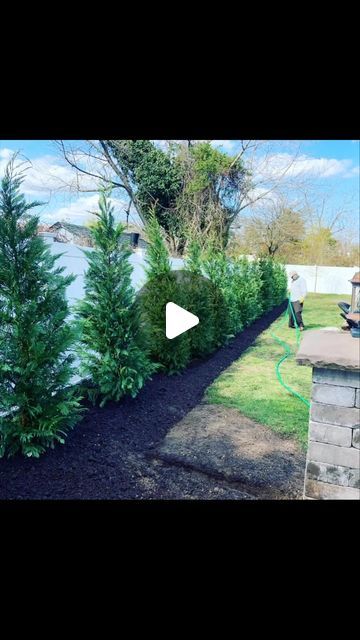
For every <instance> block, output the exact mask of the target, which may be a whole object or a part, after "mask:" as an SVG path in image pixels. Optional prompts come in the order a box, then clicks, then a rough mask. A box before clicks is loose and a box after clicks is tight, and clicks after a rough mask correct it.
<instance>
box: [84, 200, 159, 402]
mask: <svg viewBox="0 0 360 640" xmlns="http://www.w3.org/2000/svg"><path fill="white" fill-rule="evenodd" d="M109 195H110V194H109V193H108V192H106V191H105V190H101V192H100V197H99V212H97V213H96V214H95V215H96V217H97V222H96V224H95V225H93V226H92V227H91V228H90V232H91V235H92V238H93V241H94V246H95V248H94V250H92V251H89V250H87V251H85V254H86V256H87V259H88V262H89V267H88V270H87V272H86V275H85V297H84V299H83V300H82V301H81V302H79V303H78V306H77V315H78V318H79V320H80V326H81V344H82V347H81V350H80V354H81V358H82V362H83V372H84V373H85V374H86V375H88V376H90V378H91V381H92V383H93V387H92V388H90V389H89V395H90V397H91V398H92V400H93V401H96V400H98V399H99V400H100V406H104V405H105V403H106V402H107V401H108V400H115V401H118V400H120V398H121V397H122V396H124V395H131V396H132V397H135V396H136V395H137V393H138V392H139V390H140V389H141V387H142V386H143V384H144V382H145V381H146V379H147V378H149V376H150V375H151V373H152V372H153V370H154V366H153V365H152V364H151V362H150V360H149V358H148V348H147V344H146V339H145V334H144V332H143V330H142V327H141V318H140V312H139V307H138V304H137V302H136V300H135V290H134V288H133V286H132V284H131V273H132V266H131V264H130V262H129V258H130V255H131V249H130V246H129V245H128V244H126V243H125V242H123V241H122V234H123V231H124V226H123V225H122V224H116V223H115V219H114V208H113V206H112V205H111V202H110V199H109Z"/></svg>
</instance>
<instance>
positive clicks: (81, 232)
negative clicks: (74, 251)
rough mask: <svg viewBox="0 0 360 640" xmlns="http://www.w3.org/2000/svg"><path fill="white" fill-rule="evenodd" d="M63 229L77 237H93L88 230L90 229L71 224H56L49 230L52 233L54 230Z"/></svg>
mask: <svg viewBox="0 0 360 640" xmlns="http://www.w3.org/2000/svg"><path fill="white" fill-rule="evenodd" d="M61 228H63V229H66V231H70V233H73V234H74V235H77V236H86V237H87V238H90V237H91V233H90V229H88V227H84V226H82V225H80V224H71V223H70V222H55V224H52V225H51V227H49V230H50V231H51V230H53V229H61Z"/></svg>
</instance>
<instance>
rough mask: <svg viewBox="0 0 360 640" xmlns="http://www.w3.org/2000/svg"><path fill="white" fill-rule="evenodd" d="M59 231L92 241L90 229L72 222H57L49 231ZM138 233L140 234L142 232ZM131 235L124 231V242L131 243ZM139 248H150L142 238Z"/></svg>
mask: <svg viewBox="0 0 360 640" xmlns="http://www.w3.org/2000/svg"><path fill="white" fill-rule="evenodd" d="M57 229H65V230H66V231H69V232H70V233H72V234H74V235H76V236H82V237H86V238H89V240H91V232H90V229H89V228H88V227H84V226H82V225H79V224H71V223H70V222H55V223H54V224H52V225H51V226H50V227H49V231H56V230H57ZM138 232H139V233H140V230H139V231H138ZM131 233H133V232H132V231H128V232H126V231H124V233H123V234H122V238H121V240H122V242H130V236H131ZM138 246H139V247H140V248H142V249H146V247H147V246H148V242H146V240H144V238H142V237H141V236H140V237H139V242H138Z"/></svg>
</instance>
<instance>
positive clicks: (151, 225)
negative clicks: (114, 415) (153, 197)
mask: <svg viewBox="0 0 360 640" xmlns="http://www.w3.org/2000/svg"><path fill="white" fill-rule="evenodd" d="M146 230H147V236H148V238H149V248H148V251H147V256H146V263H147V266H146V274H147V282H146V284H145V286H144V287H143V289H142V290H141V292H140V294H139V304H140V307H141V311H142V317H143V323H144V327H145V330H146V334H147V340H148V344H149V351H150V356H151V359H152V360H153V361H154V362H156V363H158V364H160V365H161V366H162V367H163V368H164V369H165V370H166V371H167V372H168V373H170V374H173V373H178V372H179V371H181V370H182V369H184V368H185V367H186V365H187V364H188V363H189V361H190V357H191V349H190V337H189V333H183V334H182V335H180V336H177V337H176V338H174V339H173V340H169V339H168V338H167V337H166V334H165V329H166V322H165V318H166V314H165V312H166V304H167V303H168V302H174V303H175V304H178V305H179V306H181V307H184V308H186V304H187V295H186V291H185V287H183V286H181V283H180V284H179V283H178V280H177V276H176V272H172V271H171V264H170V260H169V255H168V252H167V249H166V245H165V242H164V240H163V237H162V232H161V227H160V225H159V223H158V221H157V219H156V217H155V216H154V215H151V216H150V219H149V222H148V224H147V229H146Z"/></svg>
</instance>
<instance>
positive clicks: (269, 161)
mask: <svg viewBox="0 0 360 640" xmlns="http://www.w3.org/2000/svg"><path fill="white" fill-rule="evenodd" d="M352 164H353V163H352V160H337V159H336V158H314V157H311V156H307V155H301V156H298V157H297V158H295V160H293V157H292V156H291V155H290V154H288V153H277V154H273V155H270V156H266V157H264V156H263V157H260V158H258V159H257V161H256V162H255V167H254V169H255V172H256V171H257V172H258V173H259V174H260V175H261V177H262V178H264V177H265V178H268V179H273V178H277V177H279V176H281V175H282V174H283V173H284V172H286V176H287V177H298V176H313V177H316V178H331V177H334V176H338V177H343V178H348V177H351V176H353V175H357V172H358V167H353V166H352Z"/></svg>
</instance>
